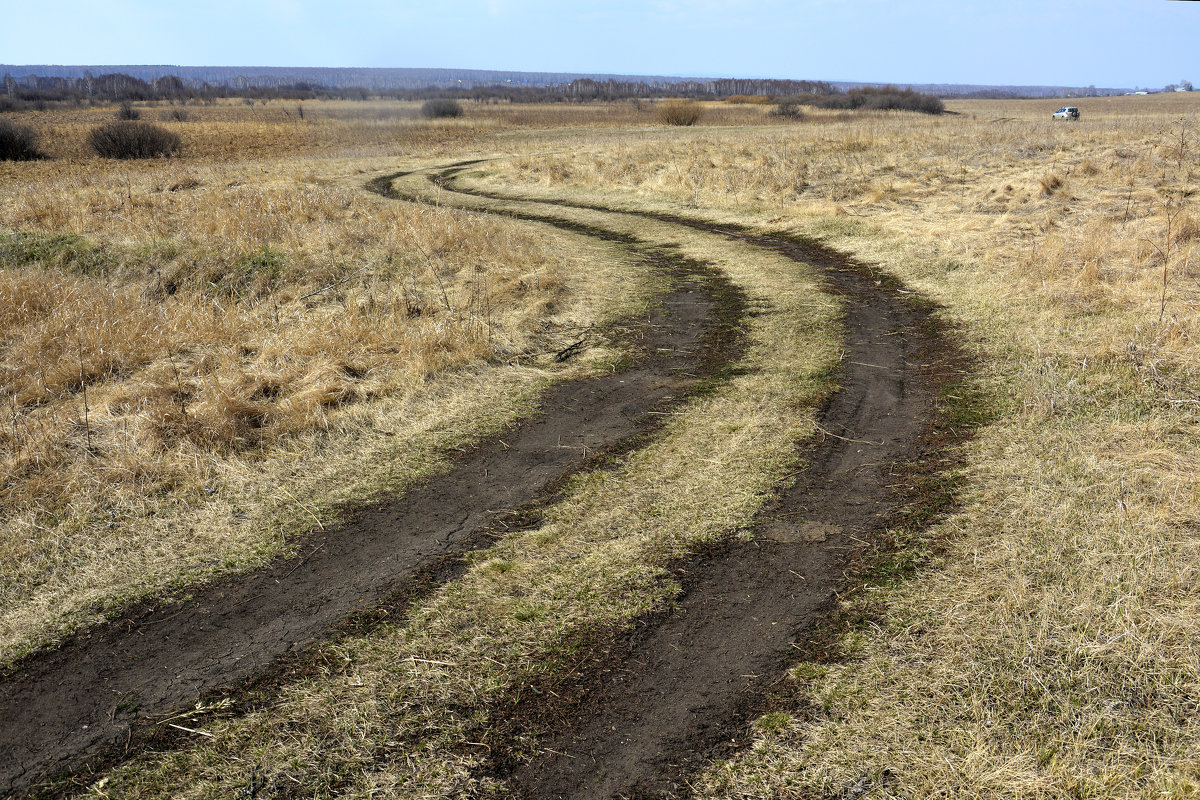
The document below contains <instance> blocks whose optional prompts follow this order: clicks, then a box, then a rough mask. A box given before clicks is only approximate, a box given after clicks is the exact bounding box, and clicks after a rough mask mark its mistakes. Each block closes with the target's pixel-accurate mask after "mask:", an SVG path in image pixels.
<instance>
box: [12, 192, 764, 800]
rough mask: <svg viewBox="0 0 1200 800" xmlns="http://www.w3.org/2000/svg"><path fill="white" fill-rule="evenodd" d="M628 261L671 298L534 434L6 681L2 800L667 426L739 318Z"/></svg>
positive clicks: (388, 590) (114, 750)
mask: <svg viewBox="0 0 1200 800" xmlns="http://www.w3.org/2000/svg"><path fill="white" fill-rule="evenodd" d="M371 188H374V187H371ZM575 227H577V226H575ZM589 233H593V235H595V232H589ZM606 238H610V239H617V240H620V241H629V238H628V237H620V236H608V237H606ZM639 252H640V255H641V257H642V258H644V259H646V260H648V261H649V262H650V264H649V266H650V268H652V269H656V270H659V271H660V272H661V273H662V274H664V275H666V276H667V277H668V278H669V279H670V283H671V284H672V288H671V289H670V290H669V291H668V292H667V293H666V294H665V295H663V296H662V297H661V298H660V300H659V303H658V304H657V305H656V306H655V307H654V308H653V309H652V310H651V311H650V313H649V314H648V315H647V317H645V318H642V319H639V320H636V321H627V322H626V323H625V324H624V325H623V327H624V328H625V329H626V330H627V331H629V333H628V334H626V336H627V337H628V338H629V339H630V341H627V342H625V343H626V344H628V345H630V346H631V347H632V348H633V350H634V351H635V352H636V353H640V355H639V356H638V357H637V358H636V363H635V364H634V365H633V366H632V367H630V368H628V369H625V370H624V371H621V372H618V373H616V374H614V375H609V376H604V377H600V378H594V379H589V380H581V381H577V382H572V383H564V384H560V385H558V386H556V387H554V388H552V389H551V390H549V392H548V393H547V394H546V396H545V397H544V398H543V401H542V403H541V411H540V413H539V414H538V415H537V416H535V417H534V418H532V419H530V420H526V421H524V422H522V423H520V424H519V425H517V426H516V427H515V428H514V429H512V430H508V431H506V432H504V433H503V434H502V436H499V437H496V438H494V439H492V440H490V441H487V442H484V443H482V444H480V445H479V446H477V447H476V448H474V449H473V450H471V451H470V452H468V453H465V454H463V455H462V457H461V458H459V459H458V461H457V462H456V464H455V465H454V466H453V468H452V469H451V470H450V471H449V472H448V473H447V474H445V475H442V476H440V477H437V478H434V479H432V480H430V481H429V482H427V483H426V484H425V485H423V486H420V487H418V488H416V489H414V490H412V491H410V492H408V493H406V494H405V495H403V496H402V497H400V498H397V499H394V500H390V501H386V502H382V503H379V504H377V505H374V506H372V507H370V508H366V509H363V510H361V511H359V512H358V513H356V514H355V515H354V516H353V518H352V519H351V520H350V521H349V522H347V523H346V524H344V525H342V526H340V527H338V528H337V529H336V530H332V529H331V530H328V531H315V532H313V533H312V534H310V535H309V536H307V537H306V538H305V540H304V541H303V542H301V543H300V545H299V547H298V548H297V551H298V554H297V555H296V556H295V557H293V558H290V559H287V560H280V561H278V562H277V563H273V564H271V565H268V566H267V567H266V568H264V569H261V570H258V571H255V572H253V573H250V574H247V575H240V576H235V577H232V578H229V579H225V580H222V581H219V582H217V583H214V584H210V585H206V586H203V587H198V588H196V589H195V590H194V591H193V592H192V593H191V596H190V598H189V599H187V600H186V601H181V602H173V603H161V604H155V603H151V604H147V605H144V606H141V607H138V608H135V609H132V610H130V611H129V612H127V613H125V614H123V615H122V616H121V617H120V618H118V619H115V620H113V621H111V622H109V623H107V624H104V625H101V626H98V627H95V628H92V629H89V630H87V631H85V632H84V633H82V634H79V635H77V636H75V637H73V638H71V639H70V640H68V641H67V642H66V643H64V644H63V645H62V646H61V647H59V648H57V649H55V650H52V651H49V652H41V653H36V654H34V655H32V656H30V657H28V658H26V659H24V660H23V661H22V662H20V663H19V664H17V665H16V666H15V668H14V669H12V670H10V671H8V672H7V673H6V674H5V675H4V677H3V680H2V682H0V796H8V795H9V794H14V795H15V794H29V793H44V792H46V791H49V792H50V793H52V794H53V793H57V791H58V790H55V789H53V788H52V786H54V785H57V786H60V787H61V788H62V791H67V789H68V788H69V784H66V783H61V781H62V780H64V776H66V777H67V778H69V776H70V775H72V774H75V775H79V776H81V777H83V776H86V775H88V774H91V773H93V772H94V771H95V770H97V769H101V768H104V767H107V766H110V765H112V764H115V763H118V762H120V761H121V760H124V759H125V758H127V757H128V756H129V755H130V754H131V753H132V752H136V750H137V749H138V747H139V746H140V745H141V744H144V743H145V742H146V741H149V740H151V739H153V736H154V733H153V731H154V729H155V725H154V723H155V722H156V721H159V720H163V719H165V718H167V717H170V716H171V715H172V714H174V713H175V712H177V711H179V710H181V709H186V708H189V707H190V706H191V705H192V704H194V703H195V702H196V700H197V699H198V698H200V697H202V696H206V695H207V696H212V695H213V694H214V692H218V691H222V692H223V691H226V689H227V687H237V686H238V685H239V684H244V683H246V682H248V681H251V680H253V679H255V676H258V678H257V682H258V684H259V685H261V684H262V683H263V682H264V680H263V678H262V675H263V674H264V672H265V673H268V674H269V673H270V672H271V670H272V669H277V668H278V665H279V664H280V662H281V661H286V660H288V659H295V658H296V655H295V654H297V653H303V652H304V651H305V650H306V649H308V648H311V646H312V645H314V644H317V643H320V642H322V641H326V640H328V639H330V638H332V637H335V636H337V635H338V632H339V629H340V628H341V629H343V630H344V628H345V621H346V620H347V618H348V617H351V616H352V615H359V618H362V616H363V615H362V612H364V611H369V610H370V609H372V608H379V607H381V606H382V607H389V602H390V603H391V604H392V605H393V606H394V605H396V602H395V598H397V597H400V598H411V597H412V596H413V588H412V586H413V585H414V584H420V586H421V588H422V589H425V590H427V589H428V588H431V587H432V586H433V585H436V584H437V583H438V582H440V581H443V580H446V579H448V578H450V577H452V576H453V575H454V574H456V570H455V569H453V568H452V566H448V565H453V564H454V563H455V562H457V561H459V559H458V557H459V556H461V555H462V554H464V553H466V552H468V551H470V550H472V549H476V548H479V547H485V546H487V545H488V544H490V543H491V541H493V537H494V536H495V535H496V532H497V531H500V532H502V530H503V529H507V528H508V526H509V524H511V523H512V521H513V520H514V519H515V520H518V521H519V520H530V519H531V518H536V510H537V509H538V508H539V507H542V506H544V505H545V504H547V503H549V502H552V501H553V500H554V499H555V497H556V495H557V492H558V489H559V487H561V486H562V485H563V484H564V481H565V478H567V477H568V476H569V475H571V474H572V473H574V472H577V471H579V470H581V469H585V468H589V467H592V466H595V465H597V464H598V463H600V461H601V458H602V457H603V456H604V455H605V454H606V453H612V452H615V451H621V450H624V449H629V448H630V447H633V446H637V444H638V443H639V442H641V441H643V440H644V438H645V437H646V436H647V435H650V434H651V433H652V432H653V430H654V429H656V428H657V427H658V424H659V423H660V422H661V420H663V419H665V417H664V416H663V415H661V414H652V413H650V412H656V411H662V410H664V409H667V408H670V407H673V406H675V405H677V404H678V403H680V402H682V401H683V400H684V399H685V398H686V397H687V396H688V395H689V394H690V393H691V392H692V391H693V390H695V389H696V388H697V387H698V386H700V385H701V383H702V382H703V381H704V380H705V379H708V378H711V377H713V376H717V375H719V374H721V372H722V371H723V370H724V369H725V368H726V367H727V366H728V365H729V364H730V363H732V362H733V361H734V360H736V359H737V358H738V356H739V355H740V352H741V332H740V328H741V326H740V320H741V317H742V314H743V313H744V308H743V306H744V304H743V298H742V296H741V294H740V293H739V292H738V291H737V290H736V289H735V288H734V287H732V286H731V285H730V284H729V283H728V282H727V281H726V280H725V279H724V278H723V277H722V276H721V275H720V274H718V273H716V272H715V271H714V270H712V269H711V268H708V267H706V266H705V265H702V264H697V263H694V262H688V261H686V260H684V259H680V258H678V257H676V256H673V255H672V254H671V253H669V252H665V251H661V250H659V251H654V252H647V251H639ZM366 616H369V614H368V615H366ZM266 682H267V683H269V682H270V679H269V678H268V679H266ZM47 787H51V788H50V789H47Z"/></svg>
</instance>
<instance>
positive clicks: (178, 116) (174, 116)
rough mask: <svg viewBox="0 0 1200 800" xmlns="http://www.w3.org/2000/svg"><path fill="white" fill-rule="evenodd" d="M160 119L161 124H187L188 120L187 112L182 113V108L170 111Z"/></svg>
mask: <svg viewBox="0 0 1200 800" xmlns="http://www.w3.org/2000/svg"><path fill="white" fill-rule="evenodd" d="M160 118H161V119H162V121H163V122H187V121H188V119H190V117H188V112H186V111H184V110H183V109H182V108H173V109H171V110H170V111H167V112H165V113H163V115H162V116H161V117H160Z"/></svg>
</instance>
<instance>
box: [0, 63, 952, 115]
mask: <svg viewBox="0 0 1200 800" xmlns="http://www.w3.org/2000/svg"><path fill="white" fill-rule="evenodd" d="M234 84H235V85H226V84H209V83H199V84H196V83H188V82H185V81H184V80H183V79H181V78H179V77H177V76H175V75H164V76H161V77H157V78H154V79H152V80H143V79H141V78H137V77H134V76H132V75H127V74H124V73H106V74H102V75H92V74H91V72H85V73H84V74H83V76H82V77H61V76H38V75H26V76H24V77H22V78H21V79H20V80H17V79H14V78H13V77H12V76H11V75H5V76H4V79H3V89H2V91H0V111H6V110H20V109H27V108H36V109H45V108H49V107H51V106H72V105H73V106H78V105H84V104H97V103H104V104H108V103H130V102H149V101H156V102H167V103H172V104H174V103H179V104H186V103H211V102H215V101H216V100H217V99H218V98H228V97H240V98H243V99H244V100H246V101H248V102H254V101H256V100H258V101H263V102H265V101H268V100H291V101H300V100H312V99H349V100H367V99H371V98H394V99H398V100H418V101H427V100H434V99H442V100H476V101H480V102H507V103H544V102H587V101H620V100H633V99H655V98H667V97H676V98H689V99H694V100H704V99H724V98H728V97H739V96H740V97H750V98H754V97H761V98H767V97H770V98H775V99H780V98H791V99H793V100H795V101H798V102H804V103H811V104H816V105H825V106H827V107H831V108H864V107H865V108H906V109H910V110H917V111H926V112H932V113H940V112H941V107H940V104H941V101H940V100H938V99H937V98H936V97H933V96H931V95H926V94H920V93H917V92H915V91H913V90H911V89H903V90H902V89H896V88H894V87H885V88H883V89H879V88H870V87H868V88H856V89H851V90H849V91H848V92H842V91H841V90H839V89H838V88H837V87H836V86H834V85H833V84H831V83H828V82H826V81H796V80H775V79H749V78H722V79H717V80H679V81H650V80H618V79H615V78H612V79H608V80H594V79H591V78H578V79H576V80H572V81H570V82H568V83H562V84H555V85H549V86H531V85H519V84H509V83H503V84H497V85H493V86H474V87H470V88H461V89H455V88H450V89H448V88H435V87H428V88H422V89H410V88H405V89H385V90H380V89H366V88H363V87H330V86H321V85H318V84H315V83H310V82H307V81H298V82H294V83H289V84H276V85H258V84H251V83H249V82H247V81H235V82H234Z"/></svg>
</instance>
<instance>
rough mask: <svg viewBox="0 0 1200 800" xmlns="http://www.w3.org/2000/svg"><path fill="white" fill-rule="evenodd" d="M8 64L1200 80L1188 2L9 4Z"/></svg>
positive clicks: (0, 40) (1125, 84)
mask: <svg viewBox="0 0 1200 800" xmlns="http://www.w3.org/2000/svg"><path fill="white" fill-rule="evenodd" d="M0 20H2V24H0V63H5V64H95V65H105V64H179V65H188V66H235V65H236V66H311V67H444V68H462V69H495V70H520V71H532V72H584V73H614V74H625V75H629V74H640V75H685V76H697V77H762V78H794V79H814V80H845V81H864V82H895V83H967V84H986V85H1042V86H1099V87H1117V88H1131V87H1141V88H1160V87H1162V86H1165V85H1167V84H1171V83H1177V82H1179V81H1181V80H1185V79H1186V80H1190V81H1192V82H1194V83H1196V84H1197V85H1200V2H1194V1H1191V0H1184V1H1182V2H1179V1H1176V0H1126V1H1124V2H1120V1H1119V0H1038V1H1037V2H1034V1H1033V0H994V2H987V3H976V2H969V0H962V1H961V2H951V1H950V0H852V1H850V2H838V0H794V1H793V2H785V0H644V2H633V0H607V1H606V2H594V1H593V0H582V2H570V1H569V0H557V1H556V0H417V1H416V2H414V1H413V0H392V2H388V1H387V0H342V2H336V0H326V1H325V2H316V1H315V0H205V2H197V0H175V1H174V2H164V0H104V2H99V0H86V1H85V2H78V1H77V0H60V1H59V2H32V3H31V2H28V0H0Z"/></svg>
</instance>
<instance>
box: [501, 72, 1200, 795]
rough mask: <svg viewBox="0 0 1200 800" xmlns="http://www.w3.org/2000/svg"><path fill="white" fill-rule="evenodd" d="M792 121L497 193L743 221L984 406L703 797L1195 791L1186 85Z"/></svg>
mask: <svg viewBox="0 0 1200 800" xmlns="http://www.w3.org/2000/svg"><path fill="white" fill-rule="evenodd" d="M949 107H950V109H951V110H952V111H956V112H958V113H957V115H956V116H947V117H942V118H924V117H914V116H906V115H897V114H885V115H876V116H865V117H859V118H852V117H843V116H841V115H830V116H822V115H818V114H816V113H813V114H810V115H809V117H808V119H807V121H806V122H804V123H801V124H799V125H797V126H796V127H794V128H792V129H789V130H787V131H779V130H765V131H737V132H732V133H725V132H721V133H717V132H707V131H695V132H691V135H689V136H687V137H680V138H677V139H675V140H674V141H671V142H663V141H654V142H639V141H637V140H636V139H634V138H632V137H631V139H630V140H627V141H625V142H622V143H620V144H619V145H617V146H613V144H612V142H611V141H607V140H606V141H605V142H604V144H603V146H601V147H591V148H589V147H588V146H587V143H581V144H580V145H579V146H578V147H577V148H575V149H573V150H571V151H570V152H567V153H563V154H558V155H555V156H553V157H548V158H532V157H522V156H519V155H518V156H517V157H515V158H513V159H511V160H509V161H508V162H507V164H506V165H504V166H502V167H499V168H497V169H496V170H495V172H494V173H493V177H485V178H484V182H485V183H486V185H489V186H493V187H496V188H498V189H499V188H500V187H512V186H521V187H522V189H523V190H527V189H529V188H534V189H537V190H539V191H542V192H544V193H546V194H556V195H563V196H569V197H571V198H572V199H574V200H576V201H584V202H604V203H611V202H622V203H625V204H628V205H629V206H631V207H632V206H637V207H646V208H653V209H665V210H670V211H672V212H673V213H694V214H696V215H698V216H702V217H705V218H709V219H733V220H739V221H744V222H756V223H758V224H760V225H762V226H764V227H767V228H777V229H786V230H789V231H793V232H799V233H804V234H808V235H812V236H816V237H818V238H820V239H822V240H823V241H826V242H828V243H830V244H832V245H834V246H836V247H839V248H842V249H845V250H847V251H850V252H853V253H856V254H858V255H860V256H861V257H863V258H865V259H868V260H870V261H872V262H874V263H877V264H880V265H882V266H884V267H885V268H886V269H888V270H889V271H890V272H892V273H893V274H895V275H897V276H899V277H900V278H902V279H903V280H904V281H905V282H906V283H907V284H908V285H909V286H910V287H911V288H913V289H916V290H919V291H921V292H922V293H924V294H925V295H927V296H928V297H930V298H931V299H934V300H935V301H937V302H938V303H940V304H942V305H943V306H944V312H943V314H944V316H945V317H946V318H947V319H948V320H950V321H951V322H952V323H953V324H954V325H955V326H956V327H957V330H958V332H959V334H960V335H961V337H962V340H963V341H964V343H965V344H967V345H968V346H969V347H970V348H971V349H972V351H973V352H974V353H975V355H976V356H977V358H978V359H979V384H980V387H981V388H982V389H983V390H984V392H985V394H986V397H987V398H988V399H987V401H986V402H987V403H988V404H989V405H990V406H992V407H993V408H992V410H993V412H994V413H996V414H998V419H997V420H996V421H995V422H993V423H992V424H990V425H988V426H986V427H985V428H984V429H983V430H982V431H980V434H979V436H978V439H977V441H976V443H975V444H974V445H973V446H972V448H971V450H970V452H969V454H968V465H967V467H966V472H965V478H966V481H967V483H966V489H965V491H964V493H963V497H962V506H961V508H960V509H959V511H957V512H956V513H955V514H953V515H952V516H951V517H950V518H948V519H947V520H945V521H944V522H942V523H941V524H940V525H938V526H937V527H936V528H935V529H934V530H932V531H928V532H926V533H924V534H922V535H921V537H919V538H918V539H916V540H914V541H913V542H912V545H911V547H912V548H913V553H912V554H911V556H912V558H913V559H914V561H915V562H916V563H918V564H921V566H920V567H919V568H917V569H916V570H915V571H914V572H912V573H910V574H908V575H907V579H906V580H905V581H903V582H901V583H899V584H896V583H894V582H892V581H890V580H888V581H884V582H883V583H882V584H881V585H880V586H876V587H872V588H871V589H870V590H869V591H866V592H863V593H860V594H859V596H858V597H857V598H856V599H855V600H854V601H852V602H853V603H854V604H856V607H855V608H853V609H851V610H850V611H851V613H853V614H861V615H862V617H863V618H864V619H865V620H866V622H865V623H864V626H863V627H861V628H857V629H854V630H852V631H851V632H850V633H849V634H847V637H846V640H845V642H844V643H843V644H844V647H845V649H846V651H847V653H848V654H850V658H849V659H848V660H847V661H845V662H844V663H837V664H801V665H798V666H797V668H796V670H795V672H794V677H795V679H796V680H797V681H801V682H803V683H804V684H805V685H806V686H807V687H808V693H809V697H810V698H811V701H810V704H808V705H806V706H805V707H803V708H797V709H795V710H794V712H792V713H788V712H780V713H779V714H777V715H772V716H771V717H770V718H769V719H766V720H764V722H763V724H762V726H761V727H762V730H763V733H762V737H761V739H760V741H759V743H758V744H757V745H756V746H755V747H754V748H753V750H752V751H751V752H748V753H746V754H745V755H743V756H741V757H738V758H736V759H734V760H732V761H731V762H730V763H728V764H725V765H721V766H718V767H715V768H714V769H713V770H712V771H711V772H710V774H709V776H708V778H707V779H706V782H705V786H706V788H705V789H704V790H703V792H702V793H701V794H702V796H705V797H710V796H711V797H779V796H811V795H812V794H814V793H815V794H832V795H838V794H841V793H846V792H851V793H853V794H855V795H858V794H860V793H861V794H865V795H866V796H879V797H888V796H905V797H922V796H929V795H933V794H945V795H953V796H980V797H991V796H998V795H1001V796H1030V797H1033V796H1037V797H1045V796H1064V797H1085V796H1097V797H1100V796H1102V797H1114V796H1153V795H1161V794H1168V795H1177V794H1189V793H1194V792H1196V791H1197V790H1198V789H1200V751H1198V750H1197V747H1196V742H1197V741H1198V736H1197V734H1198V733H1200V730H1198V729H1197V723H1196V715H1195V708H1196V704H1197V701H1198V700H1200V668H1198V666H1197V663H1196V660H1195V657H1194V655H1195V645H1196V642H1197V638H1198V636H1200V626H1198V625H1197V623H1196V619H1197V605H1198V602H1200V574H1198V572H1197V568H1196V565H1195V557H1196V552H1197V547H1198V546H1200V513H1198V511H1197V509H1200V482H1198V479H1197V476H1198V475H1200V447H1198V445H1197V442H1198V439H1197V411H1198V406H1200V392H1198V389H1200V382H1198V378H1200V375H1198V373H1200V351H1198V350H1197V347H1196V343H1195V337H1196V336H1197V332H1198V327H1197V326H1198V324H1200V318H1198V317H1197V311H1198V306H1197V300H1198V299H1200V295H1198V289H1200V283H1198V280H1197V279H1198V277H1200V249H1198V248H1200V199H1198V196H1197V192H1198V190H1200V149H1198V147H1200V138H1198V136H1197V133H1198V123H1200V117H1198V116H1197V111H1200V102H1197V100H1196V98H1195V96H1194V95H1167V96H1158V97H1128V98H1112V99H1106V100H1093V101H1089V102H1087V103H1082V102H1081V108H1082V109H1083V119H1082V120H1081V121H1080V122H1079V123H1077V124H1070V125H1067V124H1063V123H1059V124H1054V123H1052V122H1051V121H1050V118H1049V117H1050V112H1051V111H1053V110H1054V104H1053V103H1051V102H959V103H951V104H950V106H949Z"/></svg>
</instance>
